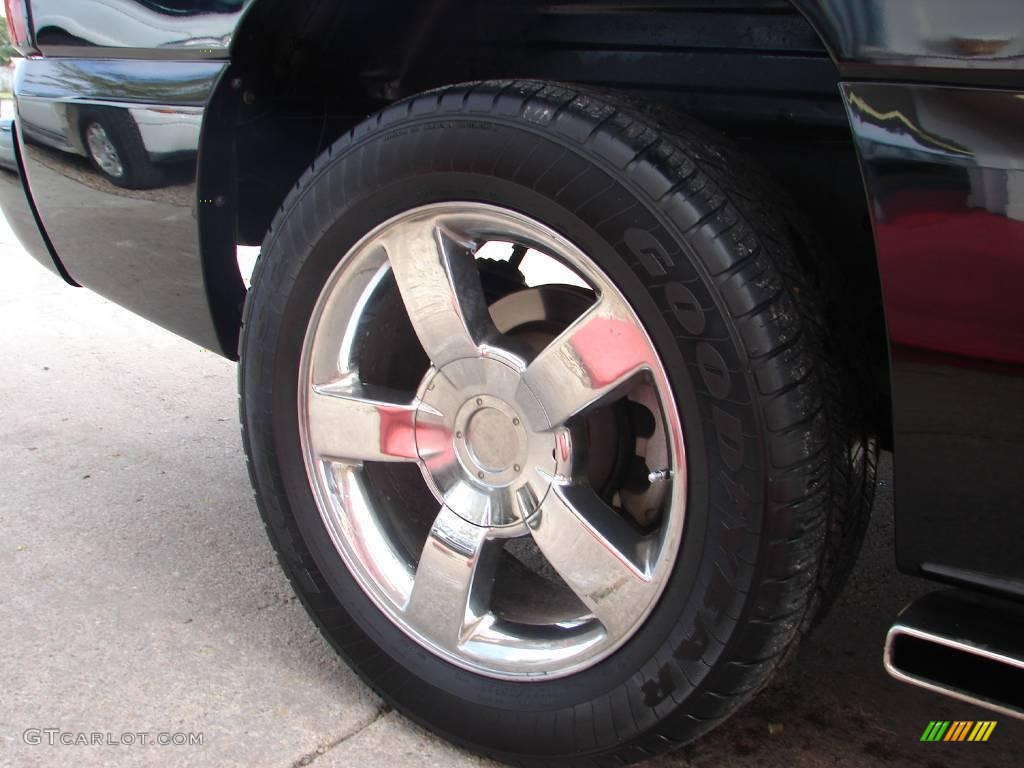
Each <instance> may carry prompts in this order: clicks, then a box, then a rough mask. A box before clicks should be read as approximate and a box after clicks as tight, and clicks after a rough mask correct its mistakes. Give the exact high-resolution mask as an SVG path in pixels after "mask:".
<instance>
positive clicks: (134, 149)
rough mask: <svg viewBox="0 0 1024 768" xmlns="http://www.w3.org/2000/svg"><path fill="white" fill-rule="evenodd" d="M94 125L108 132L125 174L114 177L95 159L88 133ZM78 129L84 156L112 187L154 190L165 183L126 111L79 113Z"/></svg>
mask: <svg viewBox="0 0 1024 768" xmlns="http://www.w3.org/2000/svg"><path fill="white" fill-rule="evenodd" d="M93 123H99V125H100V126H102V127H103V130H104V131H106V133H107V136H108V137H109V138H110V141H111V143H112V144H113V145H114V149H116V150H117V154H118V156H119V157H120V159H121V167H122V168H123V169H124V173H122V174H121V175H120V176H113V175H111V174H109V173H107V172H106V171H105V170H103V168H102V167H101V166H100V164H99V163H98V162H97V161H96V158H95V157H93V156H92V151H91V150H90V149H89V142H88V140H87V138H86V131H87V130H88V129H89V126H90V125H92V124H93ZM78 125H79V128H80V130H81V134H82V145H83V146H84V147H85V154H86V156H87V157H88V158H89V162H90V163H91V164H92V167H93V168H94V169H95V170H96V172H97V173H99V174H100V175H102V176H103V178H105V179H106V180H107V181H109V182H110V183H111V184H113V185H115V186H118V187H123V188H124V189H151V188H153V187H159V186H161V185H162V184H163V183H164V174H163V171H162V170H161V169H160V167H159V166H157V165H156V164H154V163H153V161H152V160H150V159H149V153H148V152H147V151H146V145H145V144H144V143H143V141H142V134H141V133H139V127H138V126H137V125H136V124H135V120H134V119H133V118H132V116H131V115H130V114H129V113H128V110H127V109H122V108H120V107H90V108H88V109H84V110H82V111H81V112H80V113H79V117H78Z"/></svg>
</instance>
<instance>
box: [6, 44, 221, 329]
mask: <svg viewBox="0 0 1024 768" xmlns="http://www.w3.org/2000/svg"><path fill="white" fill-rule="evenodd" d="M222 67H223V64H220V63H214V62H175V63H170V62H145V61H143V62H139V61H126V60H83V59H63V60H46V59H34V60H27V61H25V62H23V63H22V66H21V67H20V68H19V74H18V77H17V81H16V84H15V91H16V95H17V109H18V121H19V126H20V127H21V129H22V132H23V133H24V135H25V136H26V139H27V141H26V142H25V146H24V147H23V148H22V154H23V158H24V163H25V168H26V172H27V175H28V179H29V182H30V184H31V187H32V191H33V196H34V199H35V201H36V205H37V207H38V211H39V215H40V218H41V220H42V222H43V225H44V227H45V229H46V232H47V234H48V235H49V237H50V240H51V242H52V243H53V245H54V248H55V249H56V251H57V253H58V254H59V255H60V258H61V260H62V262H63V264H64V266H65V268H66V269H67V271H68V273H70V275H71V276H72V277H73V278H74V279H75V280H76V281H77V282H79V283H80V284H82V285H84V286H86V287H88V288H90V289H92V290H94V291H96V292H97V293H100V294H102V295H104V296H106V297H108V298H109V299H111V300H112V301H115V302H117V303H118V304H121V305H123V306H125V307H127V308H128V309H131V310H133V311H135V312H137V313H138V314H140V315H142V316H143V317H146V318H148V319H150V320H152V321H153V322H155V323H158V324H159V325H162V326H164V327H166V328H168V329H170V330H172V331H175V332H176V333H179V334H181V335H182V336H185V337H186V338H189V339H191V340H192V341H195V342H196V343H198V344H200V345H202V346H204V347H207V348H211V349H217V348H219V345H218V341H217V335H216V331H215V328H214V322H213V319H212V318H211V315H210V308H209V305H208V303H207V300H206V296H207V290H206V285H205V282H204V277H203V268H202V263H201V259H200V253H199V238H198V225H197V210H196V207H197V206H198V205H201V204H203V203H202V202H201V201H199V200H198V199H197V195H196V184H195V173H196V162H197V150H198V147H199V138H200V129H201V124H202V115H203V109H204V105H205V103H206V101H207V99H208V98H209V94H210V92H211V90H212V87H213V84H214V82H215V81H216V79H217V77H218V76H219V75H220V72H221V71H222Z"/></svg>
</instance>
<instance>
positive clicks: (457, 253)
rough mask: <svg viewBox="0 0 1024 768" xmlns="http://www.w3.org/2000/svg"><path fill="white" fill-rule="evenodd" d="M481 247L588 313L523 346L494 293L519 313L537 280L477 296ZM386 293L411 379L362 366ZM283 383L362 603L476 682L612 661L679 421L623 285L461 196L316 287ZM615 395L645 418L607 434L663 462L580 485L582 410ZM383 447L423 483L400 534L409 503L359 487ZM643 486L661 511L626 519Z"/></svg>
mask: <svg viewBox="0 0 1024 768" xmlns="http://www.w3.org/2000/svg"><path fill="white" fill-rule="evenodd" d="M491 243H502V244H509V243H511V244H513V246H515V247H516V248H519V249H521V250H525V249H532V250H530V253H538V254H541V255H542V256H541V258H544V257H547V258H548V259H553V260H554V261H556V262H558V263H559V264H560V265H561V267H562V268H563V269H564V268H568V269H569V270H571V271H572V273H574V274H575V275H576V277H577V278H578V279H579V280H581V281H582V283H584V284H586V285H587V286H588V290H586V291H580V293H579V294H578V295H581V296H584V297H585V298H583V299H582V300H583V303H584V308H583V310H582V312H581V313H580V314H579V315H578V316H576V317H575V318H570V320H569V321H568V322H567V323H566V324H565V327H564V328H559V329H557V330H556V331H555V332H553V333H550V334H549V335H548V336H547V337H544V338H543V341H542V342H541V343H539V344H538V343H537V341H536V334H534V335H533V336H532V337H531V335H530V334H529V333H517V332H516V329H517V328H522V327H524V323H517V318H516V317H515V315H516V314H517V313H516V312H514V311H512V312H510V311H504V312H501V311H499V310H498V305H499V304H503V303H504V305H505V306H506V307H509V306H512V305H516V306H520V307H527V309H526V310H524V311H525V312H526V314H530V311H529V309H528V307H529V306H531V305H540V304H543V299H542V296H543V295H542V294H540V293H537V292H533V293H530V292H529V291H524V292H523V293H522V294H513V296H519V297H520V299H521V300H519V301H518V302H516V301H512V302H509V301H504V302H503V301H498V302H493V301H491V302H489V301H488V300H487V299H486V298H485V291H484V288H483V286H482V283H481V273H480V271H479V263H480V262H479V261H478V259H477V258H476V257H477V256H479V255H480V251H481V250H482V249H483V248H484V246H486V245H488V244H491ZM389 293H390V294H396V295H397V296H398V297H400V302H401V305H402V306H403V307H404V312H405V313H407V315H408V321H409V324H410V325H411V329H412V331H413V332H414V333H415V336H416V338H417V339H418V341H419V345H420V346H421V347H422V349H423V351H424V352H425V353H426V357H427V358H429V366H428V367H427V370H426V371H425V373H424V374H423V375H422V377H421V378H420V380H419V385H418V387H416V388H415V391H411V388H410V389H409V390H408V391H403V389H402V388H401V387H395V386H391V384H390V382H377V381H374V382H373V383H369V382H368V381H367V380H366V378H365V377H364V376H363V375H362V371H361V370H360V361H361V360H364V359H365V358H366V355H367V354H378V355H389V354H395V352H394V351H393V350H389V349H375V348H374V347H375V336H374V322H376V321H377V320H378V318H379V312H380V311H379V307H380V306H381V301H382V300H383V298H382V297H384V296H386V295H387V294H389ZM535 309H537V312H535V313H534V314H535V315H536V314H537V313H540V314H543V312H542V311H541V310H540V309H539V308H537V307H536V306H535ZM520 319H522V318H520ZM525 319H526V320H527V322H526V323H525V326H529V325H530V323H529V322H528V321H529V320H531V319H536V318H535V317H534V318H525ZM298 388H299V389H298V418H299V432H300V440H301V445H302V451H303V460H304V462H305V466H306V472H307V475H308V478H309V481H310V483H311V486H312V488H313V491H314V497H315V499H316V502H317V506H318V508H319V512H320V516H321V518H322V520H323V522H324V524H325V526H326V528H327V530H328V532H329V534H330V536H331V540H332V542H333V544H334V546H335V547H336V549H337V551H338V553H339V555H340V557H341V558H342V560H343V561H344V563H345V565H346V566H347V568H348V570H349V571H350V572H351V573H352V574H353V576H354V577H355V578H356V580H357V581H358V583H359V584H360V586H361V587H362V589H363V590H364V591H365V593H366V594H367V595H368V596H369V598H370V599H371V600H372V601H373V603H374V604H375V605H376V606H377V607H378V608H379V609H380V610H381V611H383V612H384V614H385V615H386V616H388V617H389V619H390V620H391V621H392V622H393V623H394V624H395V625H396V626H397V627H399V628H400V629H401V630H402V631H403V632H404V633H406V634H407V635H408V636H409V637H411V638H413V639H414V640H415V641H416V642H418V643H420V644H421V645H422V646H424V647H425V648H427V649H428V650H430V651H431V652H433V653H435V654H437V655H438V656H440V657H442V658H443V659H445V660H447V661H449V662H451V663H453V664H456V665H458V666H460V667H463V668H466V669H469V670H471V671H474V672H477V673H480V674H483V675H488V676H491V677H497V678H506V679H530V678H545V679H550V678H553V677H558V676H564V675H568V674H571V673H573V672H577V671H579V670H582V669H584V668H586V667H588V666H591V665H593V664H595V663H597V662H599V661H600V660H602V659H603V658H606V657H607V656H608V655H609V654H611V653H612V652H613V651H615V650H616V649H617V648H619V647H620V646H621V645H622V644H623V643H625V642H626V641H627V640H628V639H629V638H630V637H631V636H632V635H633V633H634V632H635V631H636V630H637V629H638V628H639V627H640V626H641V625H642V624H643V623H644V621H645V619H646V618H647V616H648V615H649V614H650V612H651V610H652V609H653V607H654V605H655V603H656V602H657V600H658V597H659V596H660V594H661V593H662V591H663V589H664V587H665V585H666V583H667V580H668V578H669V576H670V574H671V573H672V571H673V568H674V564H675V559H676V556H677V553H678V550H679V544H680V541H681V537H682V533H683V515H684V506H685V498H686V478H685V455H684V446H683V435H682V427H681V423H680V417H679V413H678V410H677V408H676V405H675V402H674V400H673V398H672V396H671V391H670V388H669V383H668V380H667V377H666V373H665V370H664V367H663V365H662V363H661V361H660V360H659V357H658V355H657V353H656V351H655V349H654V347H653V345H652V343H651V341H650V339H649V338H648V335H647V333H646V332H645V330H644V329H643V327H642V325H641V324H640V321H639V320H638V318H637V316H636V314H635V313H634V312H633V310H632V309H631V308H630V306H629V304H628V303H627V301H626V299H625V298H624V296H623V295H622V293H621V292H620V291H619V290H618V289H617V288H616V287H615V286H614V285H613V284H612V283H611V282H610V280H609V279H608V278H607V277H606V276H605V275H604V274H603V273H602V272H601V271H600V270H599V269H598V267H597V266H596V265H595V263H594V262H593V261H592V260H591V259H590V258H589V257H588V256H587V255H586V254H584V253H583V252H581V251H580V249H579V248H577V247H576V246H574V245H573V244H572V243H570V242H568V241H567V240H566V239H565V238H563V237H561V236H560V235H559V234H557V233H556V232H554V231H552V230H551V229H549V228H548V227H546V226H544V225H543V224H541V223H539V222H537V221H534V220H532V219H529V218H527V217H525V216H523V215H521V214H519V213H515V212H513V211H511V210H507V209H502V208H498V207H494V206H490V205H484V204H479V203H468V202H465V203H443V204H434V205H428V206H424V207H420V208H416V209H412V210H409V211H407V212H405V213H403V214H400V215H398V216H396V217H394V218H392V219H390V220H389V221H386V222H384V223H383V224H381V225H380V226H378V227H376V228H375V229H374V230H373V231H371V232H370V233H369V234H367V235H366V236H365V237H364V238H363V239H362V240H361V241H359V242H358V243H357V244H356V245H355V246H354V247H353V248H352V249H351V250H350V251H349V252H348V253H347V254H346V255H345V256H344V257H343V258H342V259H341V261H340V263H339V264H338V266H337V268H336V269H335V270H334V272H333V273H332V274H331V276H330V277H329V279H328V280H327V282H326V284H325V286H324V288H323V291H322V292H321V294H320V297H319V299H318V301H317V303H316V305H315V307H314V309H313V312H312V315H311V318H310V322H309V326H308V328H307V331H306V335H305V340H304V342H303V347H302V353H301V358H300V367H299V381H298ZM638 392H639V393H640V394H636V393H638ZM643 393H646V394H643ZM629 398H632V399H629ZM627 399H629V400H628V402H629V403H631V404H632V405H630V406H629V407H630V408H634V409H635V408H638V407H640V408H646V410H647V411H648V412H649V413H650V418H649V419H647V420H646V421H649V422H651V423H654V424H656V425H657V426H656V427H650V428H647V429H645V430H641V433H640V434H632V433H630V434H628V435H625V436H624V435H623V433H621V432H615V431H614V430H613V431H612V432H611V433H605V434H606V435H607V434H613V435H616V437H615V441H616V442H619V443H621V442H623V441H626V442H629V444H630V448H635V449H636V450H637V451H638V452H641V450H642V451H643V452H644V455H646V456H648V457H651V456H656V457H660V458H659V459H658V461H660V462H662V463H663V464H664V466H649V462H648V464H647V465H643V463H642V462H641V465H642V471H641V472H640V473H639V475H642V476H638V473H637V471H635V470H636V466H635V465H636V463H637V462H636V461H632V462H626V464H627V465H628V466H629V467H632V470H633V471H631V472H626V473H625V475H623V473H621V472H620V473H619V475H623V476H627V477H628V478H629V482H628V483H625V485H628V486H629V487H625V485H624V484H622V483H620V484H619V485H620V486H623V487H620V488H614V487H611V488H610V487H608V486H609V483H608V482H604V481H602V482H598V481H595V480H594V476H595V470H594V465H595V463H596V464H600V463H601V461H600V460H599V459H600V456H601V455H602V453H606V452H607V451H604V452H603V451H602V440H601V439H600V438H599V437H595V435H600V434H601V430H600V428H598V427H595V426H594V425H595V424H597V423H601V422H602V419H601V417H600V416H599V415H597V416H595V414H600V412H602V410H607V409H609V408H614V407H618V406H617V404H621V403H624V402H627ZM610 421H611V422H614V419H611V420H610ZM604 422H609V419H604ZM645 423H646V422H645ZM604 442H605V443H607V442H608V440H607V439H606V440H605V441H604ZM394 462H404V463H408V464H410V465H417V466H418V467H419V471H420V474H421V475H422V481H419V480H417V481H418V482H420V484H421V485H425V487H426V488H427V489H429V495H426V493H424V497H425V498H427V499H430V500H431V501H430V502H429V506H430V510H429V514H428V515H427V516H426V517H427V518H428V524H427V526H428V530H425V531H424V532H423V536H422V541H420V540H416V541H415V543H414V544H413V545H410V544H409V543H408V542H409V537H408V536H405V537H403V536H402V535H400V534H399V533H398V530H399V529H400V528H402V526H403V525H405V524H406V522H407V521H406V520H405V518H406V517H408V516H411V514H412V512H410V511H409V510H408V509H407V508H403V507H402V506H401V505H400V504H399V505H396V504H394V503H392V502H393V500H392V499H391V496H392V495H393V494H390V493H389V492H387V491H386V490H382V489H381V488H378V487H377V486H376V485H375V484H374V480H373V478H374V477H375V475H374V472H373V471H371V470H372V468H373V467H374V466H377V465H378V464H379V463H394ZM604 463H605V464H607V463H608V462H604ZM613 463H614V462H613ZM619 463H620V464H622V462H619ZM648 470H649V471H648ZM414 474H415V472H414ZM596 474H601V473H596ZM607 474H608V473H604V475H602V476H605V475H607ZM612 485H615V484H614V483H612ZM638 498H639V499H644V500H645V501H644V502H643V504H641V506H644V505H646V506H651V507H655V508H656V509H655V514H653V515H651V516H649V517H647V518H644V517H638V516H637V515H636V514H632V513H631V511H630V510H631V505H630V500H633V501H635V500H636V499H638ZM414 511H415V510H414ZM510 553H511V554H510ZM510 557H511V558H513V559H514V560H515V563H513V564H512V566H509V565H508V563H509V562H511V561H510V560H509V558H510ZM503 558H504V560H503ZM513 566H514V567H513ZM528 571H529V572H530V573H532V574H534V575H532V576H529V577H527V576H525V575H523V574H526V573H527V572H528ZM536 574H539V576H537V575H536ZM517 580H518V581H517ZM511 582H516V585H515V586H509V583H511ZM560 592H564V593H565V596H564V599H562V598H557V599H556V598H555V597H553V596H557V595H558V594H559V593H560ZM509 595H512V596H513V597H511V598H510V597H509Z"/></svg>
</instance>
